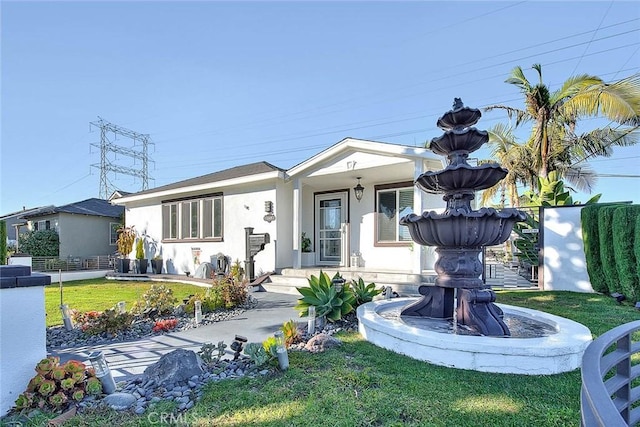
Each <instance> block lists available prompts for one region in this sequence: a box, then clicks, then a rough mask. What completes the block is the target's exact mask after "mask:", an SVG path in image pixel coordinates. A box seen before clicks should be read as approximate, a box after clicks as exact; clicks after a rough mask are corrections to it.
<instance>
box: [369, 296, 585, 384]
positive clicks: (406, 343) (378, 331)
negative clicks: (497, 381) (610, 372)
mask: <svg viewBox="0 0 640 427" xmlns="http://www.w3.org/2000/svg"><path fill="white" fill-rule="evenodd" d="M416 300H417V298H394V299H391V300H379V301H373V302H369V303H366V304H363V305H361V306H360V307H358V312H357V314H358V322H359V326H358V329H359V332H360V334H361V335H362V336H363V337H364V338H365V339H366V340H367V341H369V342H371V343H372V344H375V345H377V346H379V347H382V348H386V349H388V350H391V351H393V352H395V353H399V354H404V355H406V356H409V357H411V358H413V359H417V360H423V361H425V362H429V363H432V364H435V365H440V366H447V367H451V368H458V369H470V370H474V371H480V372H493V373H504V374H521V375H552V374H559V373H562V372H568V371H573V370H574V369H577V368H579V367H580V366H581V362H582V354H583V353H584V350H585V349H586V348H587V346H588V345H589V343H590V342H591V331H590V330H589V329H588V328H587V327H586V326H584V325H582V324H580V323H577V322H574V321H572V320H569V319H565V318H562V317H559V316H554V315H552V314H548V313H544V312H541V311H537V310H531V309H527V308H522V307H515V306H510V305H504V304H497V305H498V306H499V307H500V308H501V309H502V310H503V311H504V313H505V316H508V315H514V316H522V317H526V318H530V319H533V320H536V321H538V322H541V323H544V324H546V325H548V326H549V327H551V328H552V329H554V330H555V333H554V334H551V335H548V336H542V337H537V338H513V337H507V338H503V337H485V336H470V335H454V334H450V333H443V332H435V331H430V330H426V329H423V328H418V327H415V326H409V325H407V324H405V323H404V322H403V321H402V319H392V318H387V317H385V316H383V314H384V313H385V312H386V311H394V310H400V309H402V307H404V306H406V305H408V304H410V303H412V302H415V301H416ZM412 321H415V318H413V319H412Z"/></svg>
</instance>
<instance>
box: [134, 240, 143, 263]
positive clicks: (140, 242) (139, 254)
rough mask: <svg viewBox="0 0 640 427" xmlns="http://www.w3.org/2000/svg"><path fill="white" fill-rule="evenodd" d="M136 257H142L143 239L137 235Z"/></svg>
mask: <svg viewBox="0 0 640 427" xmlns="http://www.w3.org/2000/svg"><path fill="white" fill-rule="evenodd" d="M136 259H144V239H143V238H142V237H138V240H137V241H136Z"/></svg>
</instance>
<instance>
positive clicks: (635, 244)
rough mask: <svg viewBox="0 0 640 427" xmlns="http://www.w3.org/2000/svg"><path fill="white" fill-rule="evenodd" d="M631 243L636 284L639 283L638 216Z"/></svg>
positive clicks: (639, 236)
mask: <svg viewBox="0 0 640 427" xmlns="http://www.w3.org/2000/svg"><path fill="white" fill-rule="evenodd" d="M633 241H634V245H633V255H634V256H635V258H636V274H637V275H638V283H640V215H638V217H637V218H636V224H635V229H634V239H633Z"/></svg>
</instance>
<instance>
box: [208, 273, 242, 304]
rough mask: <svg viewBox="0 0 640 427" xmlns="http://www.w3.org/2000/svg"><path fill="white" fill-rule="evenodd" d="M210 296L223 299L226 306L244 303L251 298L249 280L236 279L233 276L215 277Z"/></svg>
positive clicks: (214, 298) (215, 299)
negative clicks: (248, 287)
mask: <svg viewBox="0 0 640 427" xmlns="http://www.w3.org/2000/svg"><path fill="white" fill-rule="evenodd" d="M210 297H211V298H212V299H213V300H214V301H217V300H218V299H221V300H222V303H223V304H224V306H223V307H224V308H233V307H236V306H238V305H242V304H244V303H245V302H247V298H249V292H248V290H247V282H246V281H238V280H235V279H234V278H233V277H232V276H223V277H219V278H215V279H213V286H212V288H211V290H210Z"/></svg>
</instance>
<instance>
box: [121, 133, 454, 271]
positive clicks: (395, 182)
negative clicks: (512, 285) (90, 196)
mask: <svg viewBox="0 0 640 427" xmlns="http://www.w3.org/2000/svg"><path fill="white" fill-rule="evenodd" d="M443 167H444V164H443V158H442V157H440V156H436V155H434V154H433V153H432V152H431V151H429V150H427V149H424V148H416V147H409V146H402V145H394V144H387V143H381V142H373V141H365V140H359V139H353V138H346V139H344V140H342V141H340V142H338V143H337V144H335V145H333V146H331V147H329V148H328V149H326V150H324V151H322V152H320V153H318V154H317V155H315V156H313V157H311V158H309V159H307V160H305V161H304V162H302V163H300V164H298V165H296V166H294V167H292V168H291V169H289V170H284V169H280V168H278V167H276V166H273V165H271V164H269V163H266V162H259V163H253V164H248V165H244V166H238V167H234V168H231V169H227V170H223V171H219V172H215V173H212V174H209V175H204V176H200V177H197V178H192V179H188V180H185V181H180V182H176V183H173V184H169V185H164V186H161V187H157V188H154V189H151V190H146V191H142V192H139V193H133V194H128V195H124V196H123V197H120V198H117V199H114V200H113V201H112V203H115V204H118V205H123V206H124V207H125V208H126V214H125V218H126V224H127V225H128V226H132V225H135V228H136V230H137V231H138V232H139V233H144V234H146V235H147V236H148V239H149V240H150V241H151V242H153V245H152V246H153V247H155V248H157V249H155V251H156V252H158V253H157V254H161V255H162V257H163V258H164V260H165V268H166V271H167V272H168V273H177V274H182V273H184V272H187V271H189V272H193V271H194V270H195V268H196V267H197V264H198V263H200V262H205V261H210V257H211V256H215V255H216V254H218V253H223V254H225V255H226V256H228V257H229V258H230V259H231V260H234V261H235V260H240V261H241V262H243V261H244V260H245V228H247V227H252V228H253V229H254V230H253V233H268V234H269V236H270V243H268V244H267V245H265V247H264V250H263V251H261V252H259V253H258V254H257V255H256V256H255V271H256V275H257V274H258V273H260V272H271V271H276V272H280V271H282V270H283V269H287V268H300V267H302V266H319V267H334V268H342V269H346V268H348V267H354V266H357V267H358V268H361V269H366V270H378V271H392V272H393V271H396V272H404V273H412V274H420V273H422V272H423V271H425V270H430V269H432V268H433V262H434V261H435V254H434V252H433V248H423V247H420V246H418V245H414V244H413V243H412V241H411V238H410V236H409V233H408V230H407V229H406V228H405V227H403V226H400V225H399V224H398V220H399V216H400V215H399V214H400V213H401V212H403V211H406V210H407V209H411V210H412V211H414V212H422V211H424V210H442V209H443V208H444V206H445V203H444V201H443V200H442V196H440V195H430V194H426V193H424V192H422V191H420V190H418V189H417V188H416V187H415V186H414V185H413V182H414V179H415V178H417V177H418V176H419V175H420V174H421V173H423V172H425V171H427V170H438V169H442V168H443ZM358 183H360V185H361V186H362V187H364V190H363V192H362V198H361V199H360V200H358V199H357V198H356V197H355V194H354V187H356V185H357V184H358ZM303 232H304V233H305V235H306V236H308V237H310V238H311V240H312V249H313V252H312V253H311V254H306V253H305V254H303V253H302V251H301V236H302V233H303ZM354 254H355V256H354ZM154 255H156V253H151V254H147V257H148V258H152V257H153V256H154ZM356 264H357V265H356Z"/></svg>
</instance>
